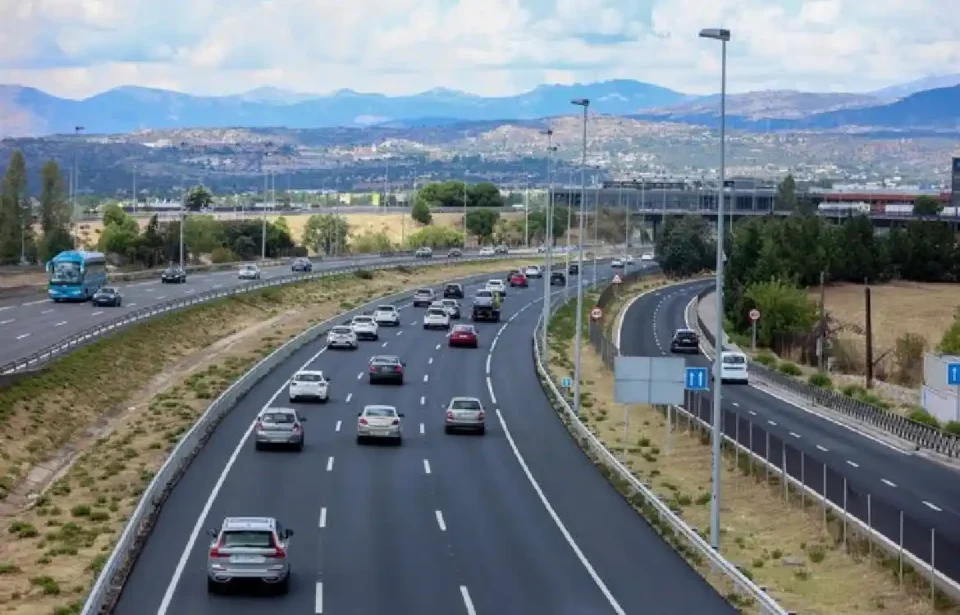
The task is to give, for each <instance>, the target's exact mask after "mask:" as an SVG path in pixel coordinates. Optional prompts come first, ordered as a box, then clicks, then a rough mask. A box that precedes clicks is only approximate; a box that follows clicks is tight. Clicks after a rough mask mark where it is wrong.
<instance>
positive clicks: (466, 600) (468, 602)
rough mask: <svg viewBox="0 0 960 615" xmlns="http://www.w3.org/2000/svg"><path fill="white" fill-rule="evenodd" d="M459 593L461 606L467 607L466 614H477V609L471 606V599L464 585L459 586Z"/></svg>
mask: <svg viewBox="0 0 960 615" xmlns="http://www.w3.org/2000/svg"><path fill="white" fill-rule="evenodd" d="M460 595H461V596H463V606H465V607H466V608H467V615H477V609H475V608H473V600H471V599H470V592H469V590H467V586H466V585H461V586H460Z"/></svg>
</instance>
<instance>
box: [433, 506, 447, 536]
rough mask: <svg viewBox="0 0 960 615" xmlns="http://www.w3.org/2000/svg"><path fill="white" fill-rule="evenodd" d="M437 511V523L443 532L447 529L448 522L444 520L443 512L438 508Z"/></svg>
mask: <svg viewBox="0 0 960 615" xmlns="http://www.w3.org/2000/svg"><path fill="white" fill-rule="evenodd" d="M435 512H436V513H437V525H439V526H440V531H441V532H446V531H447V524H446V523H444V522H443V513H442V512H440V511H439V510H438V511H435Z"/></svg>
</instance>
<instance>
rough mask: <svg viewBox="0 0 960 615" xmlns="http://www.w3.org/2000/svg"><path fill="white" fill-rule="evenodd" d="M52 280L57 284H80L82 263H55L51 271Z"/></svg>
mask: <svg viewBox="0 0 960 615" xmlns="http://www.w3.org/2000/svg"><path fill="white" fill-rule="evenodd" d="M50 281H51V282H54V283H56V284H78V283H79V282H80V263H54V264H53V268H52V271H51V272H50Z"/></svg>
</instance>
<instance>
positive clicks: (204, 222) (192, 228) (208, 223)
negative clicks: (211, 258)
mask: <svg viewBox="0 0 960 615" xmlns="http://www.w3.org/2000/svg"><path fill="white" fill-rule="evenodd" d="M177 230H178V231H179V229H177ZM223 240H224V237H223V226H222V225H221V224H220V221H219V220H217V219H216V218H214V217H213V216H204V215H193V216H185V217H184V222H183V243H184V244H185V245H187V246H189V247H190V253H191V254H209V253H211V252H213V251H214V250H215V249H216V248H219V247H220V246H222V245H223Z"/></svg>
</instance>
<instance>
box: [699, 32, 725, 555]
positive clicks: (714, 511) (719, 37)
mask: <svg viewBox="0 0 960 615" xmlns="http://www.w3.org/2000/svg"><path fill="white" fill-rule="evenodd" d="M700 38H709V39H712V40H715V41H720V49H721V54H722V56H721V62H720V67H721V68H720V187H719V189H718V200H717V264H716V270H717V274H716V280H715V284H716V290H715V294H716V295H717V297H716V298H717V307H716V310H717V323H716V332H717V341H718V342H719V343H718V344H717V348H716V349H715V350H714V357H713V481H712V483H713V493H712V497H711V499H710V545H711V546H712V547H713V548H714V549H715V550H719V549H720V445H721V440H722V438H723V431H722V429H721V428H722V424H723V411H722V408H723V406H722V405H721V401H722V394H721V388H722V384H721V382H722V381H721V378H720V369H721V367H722V365H723V342H724V339H725V337H724V333H723V261H724V258H725V257H724V251H723V238H724V229H723V205H724V203H723V200H724V189H723V184H724V176H725V174H726V164H727V158H726V138H727V135H726V131H727V43H728V42H729V41H730V30H725V29H723V28H705V29H703V30H700Z"/></svg>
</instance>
